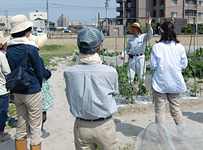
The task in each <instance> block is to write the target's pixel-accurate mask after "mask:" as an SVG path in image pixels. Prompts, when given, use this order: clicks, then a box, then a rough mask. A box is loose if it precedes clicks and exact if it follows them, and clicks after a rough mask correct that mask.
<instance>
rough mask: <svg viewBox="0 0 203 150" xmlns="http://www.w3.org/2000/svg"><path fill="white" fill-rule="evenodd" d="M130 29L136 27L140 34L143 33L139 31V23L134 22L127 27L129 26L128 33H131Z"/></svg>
mask: <svg viewBox="0 0 203 150" xmlns="http://www.w3.org/2000/svg"><path fill="white" fill-rule="evenodd" d="M132 27H137V28H139V30H140V33H143V30H142V29H141V27H140V24H139V23H137V22H134V23H133V24H132V25H129V26H128V27H127V29H128V31H130V33H132Z"/></svg>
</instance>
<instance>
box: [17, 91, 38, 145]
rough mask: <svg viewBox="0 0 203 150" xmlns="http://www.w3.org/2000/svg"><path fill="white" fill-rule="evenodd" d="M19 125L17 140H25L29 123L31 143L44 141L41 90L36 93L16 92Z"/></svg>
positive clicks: (36, 143) (35, 143)
mask: <svg viewBox="0 0 203 150" xmlns="http://www.w3.org/2000/svg"><path fill="white" fill-rule="evenodd" d="M14 98H15V104H16V112H17V116H18V126H17V131H16V132H17V133H16V140H20V141H21V140H24V139H25V138H26V136H27V129H28V125H30V131H31V143H30V144H31V145H39V144H40V143H41V141H42V138H41V135H42V132H41V126H42V97H41V92H38V93H35V94H17V93H14Z"/></svg>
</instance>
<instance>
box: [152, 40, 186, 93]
mask: <svg viewBox="0 0 203 150" xmlns="http://www.w3.org/2000/svg"><path fill="white" fill-rule="evenodd" d="M149 62H150V67H151V69H152V70H155V71H154V74H153V78H152V87H153V88H154V89H155V90H156V91H158V92H160V93H183V92H185V91H186V89H187V87H186V84H185V81H184V78H183V75H182V69H185V68H186V67H187V64H188V60H187V56H186V53H185V48H184V47H183V45H181V44H180V43H176V42H174V41H171V42H165V43H164V42H163V41H162V42H159V43H156V44H155V45H154V46H153V48H152V52H151V55H150V60H149Z"/></svg>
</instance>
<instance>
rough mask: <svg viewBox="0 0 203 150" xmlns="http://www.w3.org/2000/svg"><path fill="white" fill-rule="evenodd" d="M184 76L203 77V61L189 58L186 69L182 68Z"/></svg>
mask: <svg viewBox="0 0 203 150" xmlns="http://www.w3.org/2000/svg"><path fill="white" fill-rule="evenodd" d="M182 73H183V76H184V78H186V77H187V78H195V77H196V78H199V79H202V78H203V61H198V60H189V61H188V66H187V68H186V69H183V70H182Z"/></svg>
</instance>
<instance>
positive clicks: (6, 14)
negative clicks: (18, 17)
mask: <svg viewBox="0 0 203 150" xmlns="http://www.w3.org/2000/svg"><path fill="white" fill-rule="evenodd" d="M5 16H6V21H7V23H6V24H7V26H6V27H7V35H9V27H8V12H7V10H6V13H5Z"/></svg>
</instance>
